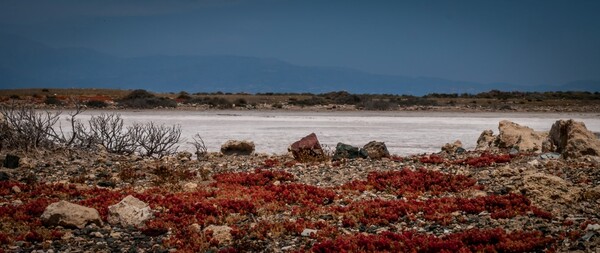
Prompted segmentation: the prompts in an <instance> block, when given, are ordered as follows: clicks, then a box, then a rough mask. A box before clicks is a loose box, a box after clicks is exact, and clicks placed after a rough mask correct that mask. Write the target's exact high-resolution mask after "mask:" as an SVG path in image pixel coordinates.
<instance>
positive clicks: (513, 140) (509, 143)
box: [494, 120, 547, 152]
mask: <svg viewBox="0 0 600 253" xmlns="http://www.w3.org/2000/svg"><path fill="white" fill-rule="evenodd" d="M498 130H499V131H500V134H498V136H497V137H496V140H495V141H494V142H495V143H496V145H497V146H498V147H499V148H516V149H518V151H520V152H528V151H533V152H541V151H542V142H544V140H545V139H546V138H547V135H546V134H544V133H542V132H536V131H534V130H533V129H531V128H529V127H526V126H521V125H519V124H517V123H514V122H510V121H508V120H503V121H500V123H499V124H498Z"/></svg>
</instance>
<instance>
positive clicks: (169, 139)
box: [129, 122, 181, 158]
mask: <svg viewBox="0 0 600 253" xmlns="http://www.w3.org/2000/svg"><path fill="white" fill-rule="evenodd" d="M129 132H130V134H131V135H132V137H133V139H134V142H135V143H136V146H137V147H138V149H139V152H140V154H142V155H144V156H157V157H159V158H161V157H163V156H165V155H170V154H173V153H175V152H176V151H177V148H178V147H179V146H177V144H178V143H179V139H180V138H181V126H179V125H173V126H166V125H157V124H154V122H148V123H146V124H134V125H133V126H132V127H131V128H130V129H129Z"/></svg>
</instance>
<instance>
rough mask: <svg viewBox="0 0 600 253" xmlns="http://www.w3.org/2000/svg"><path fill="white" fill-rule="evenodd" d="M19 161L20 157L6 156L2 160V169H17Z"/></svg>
mask: <svg viewBox="0 0 600 253" xmlns="http://www.w3.org/2000/svg"><path fill="white" fill-rule="evenodd" d="M19 160H21V158H20V157H18V156H16V155H11V154H7V155H6V158H4V164H3V165H4V167H6V168H9V169H14V168H17V167H19Z"/></svg>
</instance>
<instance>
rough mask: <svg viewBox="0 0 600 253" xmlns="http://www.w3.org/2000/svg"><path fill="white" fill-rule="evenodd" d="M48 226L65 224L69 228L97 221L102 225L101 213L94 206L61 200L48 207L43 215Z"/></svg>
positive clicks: (81, 226) (80, 226) (42, 217)
mask: <svg viewBox="0 0 600 253" xmlns="http://www.w3.org/2000/svg"><path fill="white" fill-rule="evenodd" d="M41 220H42V223H43V224H44V225H46V226H63V227H68V228H80V229H81V228H84V227H85V226H86V225H87V224H90V223H95V224H96V225H99V226H101V225H102V220H101V219H100V214H99V213H98V211H97V210H96V209H94V208H89V207H85V206H81V205H77V204H73V203H69V202H67V201H64V200H61V201H59V202H56V203H52V204H50V205H48V207H46V210H44V213H43V214H42V216H41Z"/></svg>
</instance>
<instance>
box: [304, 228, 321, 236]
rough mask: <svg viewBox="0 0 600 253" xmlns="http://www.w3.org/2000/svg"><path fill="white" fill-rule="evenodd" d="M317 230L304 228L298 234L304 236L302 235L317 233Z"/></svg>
mask: <svg viewBox="0 0 600 253" xmlns="http://www.w3.org/2000/svg"><path fill="white" fill-rule="evenodd" d="M317 232H319V230H315V229H310V228H305V229H304V230H302V233H301V234H300V235H301V236H304V237H308V236H310V235H311V234H317Z"/></svg>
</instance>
